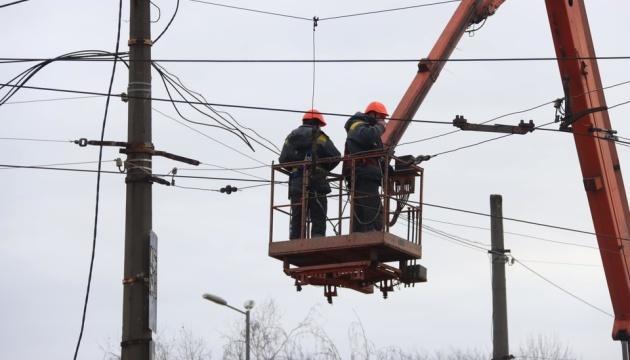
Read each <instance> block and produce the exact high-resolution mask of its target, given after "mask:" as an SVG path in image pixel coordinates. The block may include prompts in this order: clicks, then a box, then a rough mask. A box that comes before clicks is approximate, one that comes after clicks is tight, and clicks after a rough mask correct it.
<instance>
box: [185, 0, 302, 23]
mask: <svg viewBox="0 0 630 360" xmlns="http://www.w3.org/2000/svg"><path fill="white" fill-rule="evenodd" d="M190 1H192V2H197V3H202V4H207V5H213V6H218V7H224V8H230V9H235V10H242V11H248V12H253V13H258V14H265V15H273V16H279V17H284V18H289V19H296V20H306V21H311V19H309V18H305V17H301V16H295V15H289V14H282V13H278V12H271V11H265V10H256V9H250V8H244V7H239V6H232V5H226V4H219V3H215V2H210V1H203V0H190Z"/></svg>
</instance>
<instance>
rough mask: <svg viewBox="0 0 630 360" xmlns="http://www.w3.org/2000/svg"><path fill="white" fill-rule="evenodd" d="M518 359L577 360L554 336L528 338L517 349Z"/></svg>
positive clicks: (540, 335)
mask: <svg viewBox="0 0 630 360" xmlns="http://www.w3.org/2000/svg"><path fill="white" fill-rule="evenodd" d="M519 352H520V354H519V356H518V358H522V359H545V360H547V359H548V360H573V359H577V358H576V356H575V355H574V354H573V352H571V350H570V349H569V347H568V346H567V345H564V344H562V342H561V341H560V340H558V338H557V337H556V336H549V335H542V334H538V335H537V336H531V335H530V336H529V337H528V338H527V340H526V341H525V343H524V344H523V345H521V346H520V348H519Z"/></svg>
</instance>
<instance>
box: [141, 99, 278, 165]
mask: <svg viewBox="0 0 630 360" xmlns="http://www.w3.org/2000/svg"><path fill="white" fill-rule="evenodd" d="M152 109H153V111H155V112H157V113H158V114H160V115H162V116H164V117H165V118H167V119H170V120H172V121H175V122H176V123H178V124H179V125H181V126H184V127H186V128H188V129H190V130H192V131H194V132H196V133H197V134H199V135H201V136H203V137H205V138H207V139H209V140H212V141H213V142H215V143H217V144H219V145H221V146H223V147H226V148H228V149H230V150H232V151H234V152H236V153H238V154H240V155H243V156H245V157H246V158H248V159H250V160H253V161H255V162H257V163H259V164H262V165H267V163H265V162H264V161H262V160H258V159H256V158H255V157H253V156H251V155H249V154H246V153H244V152H242V151H241V150H239V149H237V148H235V147H233V146H231V145H228V144H226V143H224V142H223V141H221V140H219V139H217V138H215V137H212V136H210V135H208V134H206V133H204V132H203V131H201V130H199V129H196V128H194V127H192V126H190V125H188V124H186V123H184V122H182V121H180V120H178V119H176V118H174V117H172V116H170V115H168V114H166V113H164V112H162V111H160V110H158V109H156V108H155V107H153V108H152Z"/></svg>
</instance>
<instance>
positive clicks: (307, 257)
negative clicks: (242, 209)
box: [269, 151, 426, 301]
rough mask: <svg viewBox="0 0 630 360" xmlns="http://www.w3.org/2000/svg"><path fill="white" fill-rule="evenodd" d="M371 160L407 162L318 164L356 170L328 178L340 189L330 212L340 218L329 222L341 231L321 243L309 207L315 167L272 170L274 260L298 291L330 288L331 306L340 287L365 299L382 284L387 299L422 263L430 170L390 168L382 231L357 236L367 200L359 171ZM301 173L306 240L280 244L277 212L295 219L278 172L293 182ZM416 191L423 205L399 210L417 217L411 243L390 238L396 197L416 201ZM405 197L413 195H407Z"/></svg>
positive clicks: (358, 158)
mask: <svg viewBox="0 0 630 360" xmlns="http://www.w3.org/2000/svg"><path fill="white" fill-rule="evenodd" d="M370 158H377V159H381V161H383V162H384V163H385V164H389V163H390V162H392V160H394V161H396V164H398V162H399V161H402V159H400V158H399V157H396V156H394V155H392V154H390V153H388V152H386V151H379V152H370V153H364V154H356V155H348V156H344V157H337V158H325V159H318V161H317V163H319V164H321V163H325V162H338V161H344V162H345V163H346V165H347V164H350V170H349V176H348V175H346V174H329V176H328V181H329V182H331V183H336V184H338V189H337V191H336V192H334V191H333V192H332V193H330V194H328V195H326V198H329V199H336V201H337V206H330V207H328V209H329V210H330V209H335V208H336V211H337V214H336V215H334V216H331V217H328V220H330V219H336V221H337V224H336V225H335V224H333V227H335V236H327V237H324V238H317V239H311V238H310V231H309V226H310V220H309V217H308V205H307V204H308V201H309V198H310V196H311V194H310V192H309V191H308V180H309V179H308V177H309V175H308V168H309V167H310V166H312V161H311V160H305V161H297V162H291V163H282V164H275V163H274V164H272V169H271V172H272V176H271V179H272V182H271V199H270V221H269V225H270V227H269V255H270V256H271V257H274V258H276V259H279V260H281V261H282V262H283V268H284V272H285V273H286V274H287V275H289V276H291V277H292V278H294V279H295V285H296V287H297V288H298V290H299V289H301V286H303V285H316V286H324V288H325V296H326V297H327V298H328V299H329V301H332V300H331V298H332V296H337V287H341V288H349V289H353V290H356V291H359V292H362V293H373V292H374V287H379V285H378V284H381V286H382V288H381V292H383V294H384V295H385V296H386V295H387V292H388V291H390V290H388V289H390V288H391V286H392V285H393V284H398V283H401V278H402V277H403V272H404V271H405V269H406V268H408V267H411V266H415V264H416V261H417V259H419V258H420V256H421V244H420V234H421V223H420V219H421V213H422V212H421V207H422V202H421V201H422V186H423V179H422V178H423V174H424V170H423V169H422V168H421V167H419V166H417V165H415V164H413V163H409V164H406V163H405V166H408V168H407V167H405V170H404V171H402V170H400V169H395V170H394V171H393V172H392V171H391V170H390V168H389V166H384V168H383V182H382V186H381V187H380V191H379V195H378V196H379V198H380V201H381V204H382V210H381V211H382V216H383V228H382V230H381V231H373V232H367V233H360V232H353V231H352V229H353V225H354V222H355V221H357V219H356V218H355V217H356V204H355V200H356V199H357V198H359V197H361V196H360V195H358V194H357V193H356V191H355V189H356V166H357V165H359V164H361V162H362V160H365V159H370ZM397 166H398V165H397ZM296 168H302V169H303V170H302V171H303V172H304V174H303V182H302V199H301V201H300V202H299V206H301V207H302V218H301V219H300V222H301V229H300V233H301V237H300V239H298V240H290V241H287V240H283V241H275V239H274V234H273V228H274V224H275V221H276V219H275V218H274V216H275V212H279V213H282V214H285V215H289V216H290V215H291V212H289V211H286V208H287V207H289V208H291V207H292V204H291V203H290V201H289V203H288V204H285V203H281V202H278V203H276V199H275V197H276V196H277V194H276V191H275V182H276V179H277V174H276V171H278V172H279V173H280V174H284V175H289V176H290V174H291V169H293V170H295V169H296ZM400 176H403V177H402V178H401V177H400ZM348 177H349V178H348ZM410 177H411V178H413V183H412V184H408V181H410V180H409V179H410ZM401 179H402V180H401ZM418 179H419V180H418ZM344 181H347V184H348V185H350V186H349V189H348V190H347V191H345V190H344ZM396 184H399V185H400V184H403V185H400V186H399V189H395V185H396ZM414 190H415V191H416V192H418V193H419V195H418V196H419V200H420V203H419V204H418V205H414V204H411V203H409V202H403V203H402V204H403V205H399V206H397V207H396V208H397V209H398V208H399V207H400V208H401V210H400V212H402V213H404V212H406V213H408V214H412V215H411V216H410V222H409V223H408V225H407V227H408V231H407V234H408V237H407V239H404V238H400V237H398V236H396V235H393V234H390V233H389V230H390V229H391V227H390V221H389V218H390V216H392V214H393V213H394V212H395V211H396V210H392V207H391V204H390V201H391V200H396V201H399V199H397V198H396V196H399V195H401V194H402V195H411V194H412V193H413V191H414ZM405 191H407V192H406V193H405ZM344 202H347V204H346V205H348V204H349V209H346V206H344ZM296 205H298V203H294V204H293V206H296ZM348 212H349V214H348ZM346 221H347V222H348V224H349V226H348V227H347V228H346V227H345V226H344V225H343V223H344V222H346ZM344 230H345V232H344ZM274 241H275V242H274ZM384 262H397V263H398V266H399V267H398V268H397V267H395V266H392V265H387V264H385V263H384ZM351 274H354V275H351ZM409 278H411V277H409V276H407V277H406V279H409ZM420 281H426V280H420ZM416 282H417V281H416ZM405 284H406V285H408V284H407V283H405Z"/></svg>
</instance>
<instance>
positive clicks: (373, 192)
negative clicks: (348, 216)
mask: <svg viewBox="0 0 630 360" xmlns="http://www.w3.org/2000/svg"><path fill="white" fill-rule="evenodd" d="M354 186H355V190H354V223H353V226H352V231H353V232H365V231H374V230H378V231H380V230H382V229H383V204H382V203H381V198H380V196H379V191H378V189H379V187H380V186H381V181H380V180H376V179H362V178H360V177H357V179H356V181H355V184H354Z"/></svg>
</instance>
